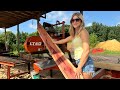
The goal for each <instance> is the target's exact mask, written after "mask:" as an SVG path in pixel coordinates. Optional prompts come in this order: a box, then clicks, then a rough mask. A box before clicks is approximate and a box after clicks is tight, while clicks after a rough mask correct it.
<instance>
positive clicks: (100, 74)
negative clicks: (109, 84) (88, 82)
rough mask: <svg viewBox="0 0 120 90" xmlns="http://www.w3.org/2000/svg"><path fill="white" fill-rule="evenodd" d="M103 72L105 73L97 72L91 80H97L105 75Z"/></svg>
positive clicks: (103, 70)
mask: <svg viewBox="0 0 120 90" xmlns="http://www.w3.org/2000/svg"><path fill="white" fill-rule="evenodd" d="M105 72H106V70H105V69H100V70H98V71H97V72H96V73H95V75H94V76H93V78H92V79H99V78H100V77H101V76H103V75H105Z"/></svg>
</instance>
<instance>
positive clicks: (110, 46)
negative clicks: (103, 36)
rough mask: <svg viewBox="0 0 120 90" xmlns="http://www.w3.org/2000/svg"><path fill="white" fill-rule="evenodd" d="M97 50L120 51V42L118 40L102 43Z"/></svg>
mask: <svg viewBox="0 0 120 90" xmlns="http://www.w3.org/2000/svg"><path fill="white" fill-rule="evenodd" d="M95 48H102V49H104V50H109V51H120V42H119V41H117V40H116V39H113V40H107V41H104V42H100V43H99V44H97V45H96V47H95Z"/></svg>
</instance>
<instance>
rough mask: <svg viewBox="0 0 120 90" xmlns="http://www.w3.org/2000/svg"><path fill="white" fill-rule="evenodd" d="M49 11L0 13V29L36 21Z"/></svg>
mask: <svg viewBox="0 0 120 90" xmlns="http://www.w3.org/2000/svg"><path fill="white" fill-rule="evenodd" d="M48 12H50V11H0V28H10V27H12V26H15V25H18V24H20V23H22V22H25V21H27V20H30V19H38V18H39V17H41V16H42V15H44V14H46V13H48Z"/></svg>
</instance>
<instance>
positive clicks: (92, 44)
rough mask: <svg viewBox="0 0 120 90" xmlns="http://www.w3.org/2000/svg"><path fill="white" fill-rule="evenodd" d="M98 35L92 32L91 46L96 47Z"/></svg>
mask: <svg viewBox="0 0 120 90" xmlns="http://www.w3.org/2000/svg"><path fill="white" fill-rule="evenodd" d="M98 43H99V41H98V36H97V35H96V34H95V33H91V34H90V48H93V47H95V45H96V44H98Z"/></svg>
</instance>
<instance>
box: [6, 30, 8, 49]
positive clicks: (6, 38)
mask: <svg viewBox="0 0 120 90" xmlns="http://www.w3.org/2000/svg"><path fill="white" fill-rule="evenodd" d="M5 48H6V51H8V45H7V34H6V28H5Z"/></svg>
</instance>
